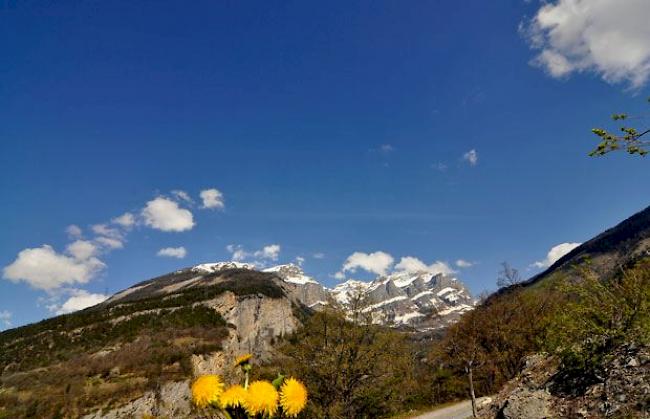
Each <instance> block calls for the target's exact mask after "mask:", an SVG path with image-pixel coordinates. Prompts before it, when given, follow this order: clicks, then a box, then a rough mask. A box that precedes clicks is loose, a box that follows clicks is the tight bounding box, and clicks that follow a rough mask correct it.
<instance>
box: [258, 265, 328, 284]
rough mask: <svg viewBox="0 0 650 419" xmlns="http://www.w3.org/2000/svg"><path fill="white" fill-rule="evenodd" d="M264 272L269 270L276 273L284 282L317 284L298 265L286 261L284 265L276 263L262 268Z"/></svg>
mask: <svg viewBox="0 0 650 419" xmlns="http://www.w3.org/2000/svg"><path fill="white" fill-rule="evenodd" d="M264 272H271V273H275V274H277V275H278V276H279V277H280V278H282V279H283V280H284V282H289V283H292V284H299V285H305V284H318V282H317V281H316V280H314V278H312V277H310V276H307V275H306V274H305V272H304V271H303V270H302V268H300V266H297V265H294V264H292V263H288V264H286V265H277V266H272V267H270V268H267V269H264Z"/></svg>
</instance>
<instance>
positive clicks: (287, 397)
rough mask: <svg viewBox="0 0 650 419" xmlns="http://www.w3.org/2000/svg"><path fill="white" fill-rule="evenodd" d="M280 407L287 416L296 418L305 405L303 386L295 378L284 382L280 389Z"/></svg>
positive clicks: (305, 392)
mask: <svg viewBox="0 0 650 419" xmlns="http://www.w3.org/2000/svg"><path fill="white" fill-rule="evenodd" d="M280 405H281V406H282V410H283V411H284V413H285V414H286V415H287V416H289V417H291V416H293V417H295V416H298V413H300V412H302V410H303V409H304V408H305V406H306V405H307V389H306V388H305V385H304V384H303V383H301V382H300V381H298V380H296V379H295V378H289V379H287V380H285V381H284V383H283V384H282V387H280Z"/></svg>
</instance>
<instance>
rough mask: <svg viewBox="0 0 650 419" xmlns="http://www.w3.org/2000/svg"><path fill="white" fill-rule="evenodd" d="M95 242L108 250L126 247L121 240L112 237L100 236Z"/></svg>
mask: <svg viewBox="0 0 650 419" xmlns="http://www.w3.org/2000/svg"><path fill="white" fill-rule="evenodd" d="M95 241H96V242H97V243H99V244H101V245H102V246H104V247H106V248H108V249H121V248H123V247H124V243H123V242H122V241H121V240H119V239H114V238H112V237H102V236H100V237H96V238H95Z"/></svg>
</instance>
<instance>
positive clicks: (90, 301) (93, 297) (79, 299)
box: [48, 289, 109, 314]
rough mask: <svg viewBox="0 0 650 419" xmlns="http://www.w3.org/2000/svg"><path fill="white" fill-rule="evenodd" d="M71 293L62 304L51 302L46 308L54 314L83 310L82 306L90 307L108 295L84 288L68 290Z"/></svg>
mask: <svg viewBox="0 0 650 419" xmlns="http://www.w3.org/2000/svg"><path fill="white" fill-rule="evenodd" d="M68 291H69V292H70V293H72V296H71V297H69V298H68V299H67V300H66V301H65V302H64V303H63V304H61V305H58V304H52V305H49V306H48V309H49V310H50V311H52V312H54V313H55V314H67V313H72V312H74V311H79V310H83V309H84V308H88V307H92V306H94V305H97V304H99V303H101V302H103V301H105V300H107V299H108V297H109V296H108V295H104V294H92V293H89V292H88V291H86V290H81V289H71V290H68Z"/></svg>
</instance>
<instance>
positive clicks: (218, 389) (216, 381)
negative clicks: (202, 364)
mask: <svg viewBox="0 0 650 419" xmlns="http://www.w3.org/2000/svg"><path fill="white" fill-rule="evenodd" d="M221 393H223V382H222V381H221V378H220V377H219V376H218V375H202V376H200V377H199V378H197V379H196V381H194V384H192V399H193V400H194V404H196V405H197V406H198V407H207V406H208V405H210V404H212V403H218V402H219V396H221Z"/></svg>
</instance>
